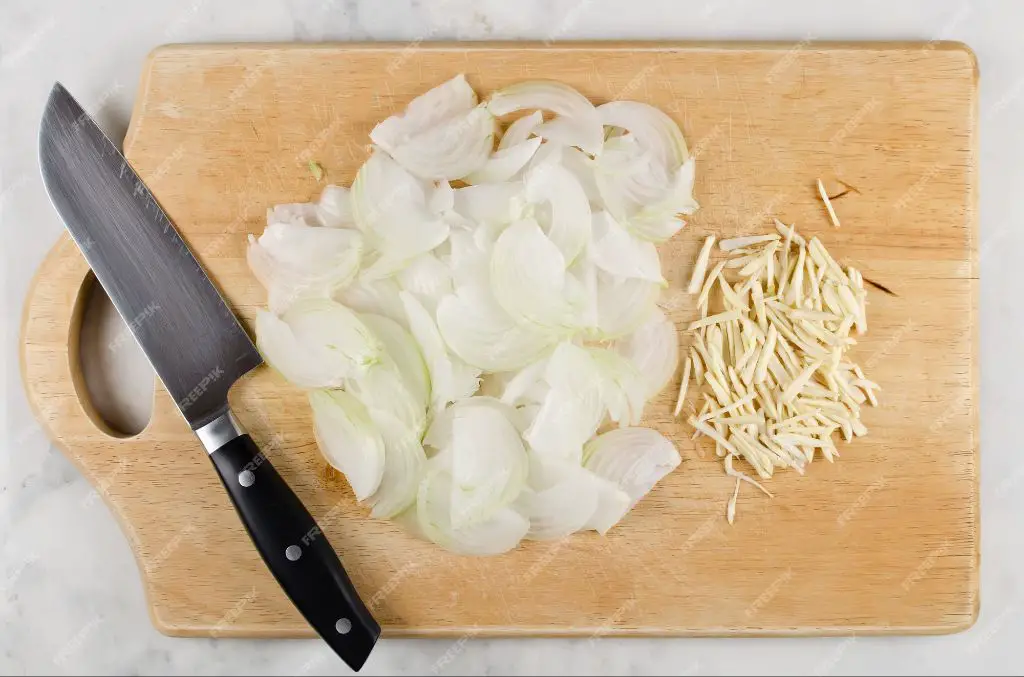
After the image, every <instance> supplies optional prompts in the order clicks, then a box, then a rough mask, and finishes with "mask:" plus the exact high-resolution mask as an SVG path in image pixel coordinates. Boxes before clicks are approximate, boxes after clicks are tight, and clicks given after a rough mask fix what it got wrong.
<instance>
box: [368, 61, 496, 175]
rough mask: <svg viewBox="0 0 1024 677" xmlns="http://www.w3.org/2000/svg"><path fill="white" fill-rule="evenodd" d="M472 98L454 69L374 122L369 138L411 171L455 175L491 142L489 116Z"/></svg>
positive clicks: (478, 159) (477, 160) (483, 156)
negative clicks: (444, 79) (395, 112)
mask: <svg viewBox="0 0 1024 677" xmlns="http://www.w3.org/2000/svg"><path fill="white" fill-rule="evenodd" d="M476 101H477V99H476V93H475V92H474V91H473V89H472V87H470V86H469V83H467V82H466V78H465V76H463V75H461V74H460V75H457V76H455V77H454V78H452V79H451V80H449V81H447V82H445V83H443V84H441V85H438V86H437V87H435V88H433V89H431V90H430V91H428V92H427V93H425V94H422V95H420V96H418V97H416V98H415V99H413V100H412V101H411V102H410V103H409V106H408V107H407V108H406V110H405V112H404V113H402V114H400V115H393V116H391V117H389V118H388V119H386V120H384V121H383V122H381V123H380V124H378V125H377V126H376V127H374V128H373V131H372V132H370V140H372V141H373V142H374V143H375V144H377V145H378V146H380V147H381V148H382V149H384V150H385V151H386V152H387V153H388V154H389V155H391V157H393V158H395V160H396V161H397V162H398V163H399V164H401V165H402V166H403V167H405V168H406V169H408V170H409V171H410V172H412V173H413V174H415V175H416V176H419V177H421V178H424V179H458V178H461V177H463V176H465V175H466V174H469V173H470V172H472V171H474V170H475V169H477V168H479V167H480V166H481V165H483V163H484V162H485V161H486V160H487V156H488V155H489V154H490V152H491V148H492V147H493V145H494V116H493V115H491V113H490V112H489V111H488V110H487V109H486V107H483V106H477V105H476Z"/></svg>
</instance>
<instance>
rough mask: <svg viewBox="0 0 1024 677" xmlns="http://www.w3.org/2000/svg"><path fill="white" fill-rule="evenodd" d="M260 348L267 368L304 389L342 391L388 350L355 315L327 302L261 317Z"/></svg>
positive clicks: (258, 329)
mask: <svg viewBox="0 0 1024 677" xmlns="http://www.w3.org/2000/svg"><path fill="white" fill-rule="evenodd" d="M256 345H257V346H258V347H259V349H260V352H261V353H262V354H263V357H264V358H266V360H267V362H268V363H269V364H270V365H271V366H272V367H274V368H275V369H276V370H277V371H279V372H280V373H281V375H283V376H284V377H285V378H286V379H288V380H289V381H291V382H292V383H294V384H295V385H297V386H300V387H304V388H329V387H336V386H338V385H340V384H341V382H342V381H343V380H344V379H346V378H350V377H352V376H356V375H358V374H360V373H362V372H364V371H365V370H366V369H368V368H369V367H371V366H372V365H375V364H377V363H378V362H379V361H380V359H381V354H382V352H383V346H382V345H381V343H380V341H378V340H377V338H376V337H375V336H374V335H373V333H372V332H371V331H370V330H369V329H368V328H367V327H366V325H364V324H363V323H362V322H361V321H360V320H359V318H358V317H357V316H356V315H355V313H353V312H352V311H351V310H349V309H348V308H346V307H345V306H343V305H341V304H339V303H335V302H333V301H330V300H327V299H308V300H303V301H299V302H298V303H295V304H294V305H292V307H291V308H289V309H288V311H287V312H286V313H285V314H284V315H282V316H281V317H277V316H276V315H274V314H273V313H269V312H266V311H260V312H259V313H258V314H257V315H256Z"/></svg>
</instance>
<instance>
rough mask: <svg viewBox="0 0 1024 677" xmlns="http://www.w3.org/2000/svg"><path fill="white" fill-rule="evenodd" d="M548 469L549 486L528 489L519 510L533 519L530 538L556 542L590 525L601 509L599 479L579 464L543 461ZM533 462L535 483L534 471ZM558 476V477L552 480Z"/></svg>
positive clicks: (521, 499) (534, 464) (527, 535)
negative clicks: (598, 508)
mask: <svg viewBox="0 0 1024 677" xmlns="http://www.w3.org/2000/svg"><path fill="white" fill-rule="evenodd" d="M539 463H541V464H543V465H544V466H546V469H545V470H546V472H545V473H544V474H545V475H548V476H549V477H546V478H545V479H547V480H549V481H547V482H544V484H545V485H546V486H540V487H531V488H527V489H524V490H523V492H522V493H521V494H520V495H519V498H518V499H516V503H515V507H516V510H518V511H519V512H520V513H522V514H523V516H525V517H526V518H527V519H529V520H530V530H529V531H528V532H527V533H526V538H529V539H532V540H553V539H557V538H564V537H566V536H568V535H569V534H571V533H574V532H576V531H579V530H580V529H583V528H584V527H586V526H587V524H588V522H589V521H590V519H591V517H592V516H593V515H594V512H595V510H597V504H598V493H597V483H596V481H595V480H596V478H594V477H592V476H591V474H590V472H589V471H587V470H585V469H584V468H582V467H580V466H579V465H577V464H575V463H569V462H564V461H558V460H541V461H539ZM536 465H537V462H534V463H531V470H530V472H531V482H532V481H533V477H532V475H533V472H534V471H533V468H534V467H535V466H536ZM551 475H554V477H550V476H551Z"/></svg>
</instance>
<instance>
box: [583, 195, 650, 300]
mask: <svg viewBox="0 0 1024 677" xmlns="http://www.w3.org/2000/svg"><path fill="white" fill-rule="evenodd" d="M593 228H594V242H593V246H592V247H591V249H590V251H591V253H592V254H593V257H594V263H595V264H596V265H597V267H598V268H600V269H601V270H603V271H605V272H606V273H609V274H611V275H615V276H617V277H623V278H637V279H640V280H647V281H648V282H656V283H657V284H659V285H662V286H666V285H667V284H668V283H667V282H666V281H665V278H664V277H662V275H661V261H660V260H659V259H658V249H657V247H655V246H654V243H653V242H649V241H646V240H641V239H638V238H637V237H635V236H633V235H632V234H630V233H629V231H627V230H626V229H625V228H623V227H622V226H621V225H619V223H618V222H617V221H616V220H615V219H614V218H613V217H612V216H611V214H609V213H608V212H598V213H596V214H594V219H593Z"/></svg>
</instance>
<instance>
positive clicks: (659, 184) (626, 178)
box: [594, 134, 698, 242]
mask: <svg viewBox="0 0 1024 677" xmlns="http://www.w3.org/2000/svg"><path fill="white" fill-rule="evenodd" d="M660 154H661V155H664V154H666V152H665V151H662V152H661V153H660ZM658 157H659V152H658V151H656V150H653V149H650V148H644V147H643V146H642V145H641V144H640V142H639V141H637V139H636V137H634V136H633V135H632V134H627V135H625V136H620V137H614V138H611V139H609V140H608V141H607V142H606V143H605V151H604V153H603V154H602V155H601V157H600V158H599V159H598V160H597V162H596V164H595V167H596V172H595V174H594V180H595V183H596V185H597V188H598V192H599V193H600V195H601V199H602V201H603V202H604V204H605V205H606V207H607V209H608V211H609V212H611V213H612V215H613V216H615V218H617V219H619V220H620V221H621V222H622V224H623V225H624V226H626V227H627V228H629V229H630V230H631V231H633V233H634V234H635V235H637V236H638V237H641V238H643V239H646V240H651V241H653V242H662V241H664V240H666V239H668V238H669V237H671V236H672V235H674V234H675V233H676V232H677V231H678V230H679V229H680V228H682V226H683V223H682V221H680V220H679V219H678V218H677V216H676V215H677V214H691V213H693V212H694V211H696V210H697V208H698V205H697V203H696V201H695V200H694V199H693V180H694V165H695V163H694V160H693V158H689V159H687V160H685V161H684V162H682V164H681V165H675V164H669V165H666V164H664V163H663V162H661V161H659V159H658Z"/></svg>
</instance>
